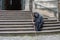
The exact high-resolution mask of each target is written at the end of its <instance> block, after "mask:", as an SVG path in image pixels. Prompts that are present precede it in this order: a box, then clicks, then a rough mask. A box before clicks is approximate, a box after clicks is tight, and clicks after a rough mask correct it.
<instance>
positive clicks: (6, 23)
mask: <svg viewBox="0 0 60 40" xmlns="http://www.w3.org/2000/svg"><path fill="white" fill-rule="evenodd" d="M45 32H60V22H57V19H56V18H49V17H44V24H43V28H42V31H35V27H34V22H33V17H32V12H29V11H1V12H0V33H45Z"/></svg>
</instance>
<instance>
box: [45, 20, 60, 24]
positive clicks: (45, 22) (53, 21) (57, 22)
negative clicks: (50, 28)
mask: <svg viewBox="0 0 60 40" xmlns="http://www.w3.org/2000/svg"><path fill="white" fill-rule="evenodd" d="M58 23H60V22H57V21H55V22H54V21H53V22H44V24H58Z"/></svg>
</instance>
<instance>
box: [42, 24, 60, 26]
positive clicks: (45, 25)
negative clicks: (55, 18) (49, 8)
mask: <svg viewBox="0 0 60 40" xmlns="http://www.w3.org/2000/svg"><path fill="white" fill-rule="evenodd" d="M53 25H54V26H55V25H56V26H60V24H44V25H43V26H53Z"/></svg>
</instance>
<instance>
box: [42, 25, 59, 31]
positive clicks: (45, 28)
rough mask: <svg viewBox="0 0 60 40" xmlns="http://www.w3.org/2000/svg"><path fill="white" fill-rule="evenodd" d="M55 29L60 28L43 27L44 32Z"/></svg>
mask: <svg viewBox="0 0 60 40" xmlns="http://www.w3.org/2000/svg"><path fill="white" fill-rule="evenodd" d="M54 29H60V26H54V27H43V28H42V30H54Z"/></svg>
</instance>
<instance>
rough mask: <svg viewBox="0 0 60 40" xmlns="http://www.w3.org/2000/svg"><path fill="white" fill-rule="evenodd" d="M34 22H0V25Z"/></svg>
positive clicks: (29, 23)
mask: <svg viewBox="0 0 60 40" xmlns="http://www.w3.org/2000/svg"><path fill="white" fill-rule="evenodd" d="M33 24H34V22H0V25H33Z"/></svg>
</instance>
